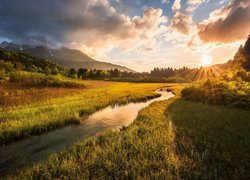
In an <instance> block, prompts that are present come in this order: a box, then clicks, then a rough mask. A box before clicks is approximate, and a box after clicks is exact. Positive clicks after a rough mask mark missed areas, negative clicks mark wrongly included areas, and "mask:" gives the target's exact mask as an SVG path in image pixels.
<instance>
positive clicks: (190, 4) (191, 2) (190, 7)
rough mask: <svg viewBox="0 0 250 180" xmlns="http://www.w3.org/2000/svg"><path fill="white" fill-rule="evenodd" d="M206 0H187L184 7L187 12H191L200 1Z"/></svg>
mask: <svg viewBox="0 0 250 180" xmlns="http://www.w3.org/2000/svg"><path fill="white" fill-rule="evenodd" d="M205 1H206V0H188V1H187V4H188V8H187V9H186V10H187V11H188V12H192V11H194V10H196V9H197V8H198V7H199V6H200V5H201V4H202V3H204V2H205Z"/></svg>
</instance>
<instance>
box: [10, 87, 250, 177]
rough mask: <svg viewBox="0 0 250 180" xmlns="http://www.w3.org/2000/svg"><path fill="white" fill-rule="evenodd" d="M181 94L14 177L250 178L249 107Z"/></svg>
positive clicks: (177, 89)
mask: <svg viewBox="0 0 250 180" xmlns="http://www.w3.org/2000/svg"><path fill="white" fill-rule="evenodd" d="M173 90H174V92H175V94H177V96H176V97H175V98H172V99H171V100H167V101H161V102H155V103H153V104H151V105H150V106H149V107H146V108H145V109H143V110H141V111H140V113H139V115H138V117H137V119H136V120H135V121H134V123H132V124H131V125H130V126H129V127H127V128H124V129H123V130H122V131H121V132H118V131H108V132H106V133H103V134H100V135H99V136H97V137H94V138H89V139H87V140H85V141H82V142H78V143H77V144H76V145H74V146H73V147H72V148H71V149H70V150H64V151H62V152H61V153H58V154H55V155H53V156H51V157H50V158H49V159H48V160H47V161H45V162H42V163H39V164H36V165H34V166H33V167H29V168H26V169H23V170H20V171H18V172H17V173H16V174H13V175H11V176H9V178H19V179H31V178H33V179H51V178H59V179H62V178H66V179H67V178H69V177H74V178H76V179H77V178H79V179H84V178H93V179H95V178H96V179H98V178H109V179H112V178H118V179H119V178H120V179H129V178H135V179H138V178H139V179H140V178H141V179H145V178H162V179H163V178H164V179H180V178H181V179H247V178H249V176H250V174H249V162H250V156H249V150H250V147H249V144H250V142H249V139H250V133H249V129H250V128H249V127H250V123H249V119H250V113H249V111H245V110H239V109H232V108H226V107H223V106H211V105H204V104H200V103H196V102H189V101H184V100H181V99H180V98H179V95H178V94H179V93H178V92H179V90H180V86H176V87H173Z"/></svg>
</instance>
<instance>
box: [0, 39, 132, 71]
mask: <svg viewBox="0 0 250 180" xmlns="http://www.w3.org/2000/svg"><path fill="white" fill-rule="evenodd" d="M0 47H1V48H3V49H6V50H9V51H18V52H23V53H26V54H28V55H31V56H34V57H37V58H41V59H48V60H50V61H52V62H54V63H57V64H59V65H61V66H65V67H67V68H75V69H79V68H87V69H90V70H91V69H92V70H93V69H100V70H111V69H118V70H120V71H127V72H135V71H134V70H132V69H130V68H127V67H125V66H121V65H116V64H112V63H107V62H102V61H97V60H95V59H93V58H91V57H89V56H88V55H86V54H85V53H83V52H81V51H80V50H76V49H70V48H66V47H61V48H57V49H53V48H48V47H45V46H32V45H20V44H16V43H9V42H6V41H4V42H2V43H1V44H0Z"/></svg>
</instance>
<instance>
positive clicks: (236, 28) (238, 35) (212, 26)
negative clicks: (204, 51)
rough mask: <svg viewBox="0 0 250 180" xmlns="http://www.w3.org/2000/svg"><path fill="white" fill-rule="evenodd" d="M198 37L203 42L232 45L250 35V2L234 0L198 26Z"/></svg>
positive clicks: (247, 0)
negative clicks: (231, 43)
mask: <svg viewBox="0 0 250 180" xmlns="http://www.w3.org/2000/svg"><path fill="white" fill-rule="evenodd" d="M197 27H198V29H199V32H198V35H199V37H200V39H201V40H202V41H203V42H206V43H207V42H218V43H230V42H234V41H237V40H241V39H244V38H246V37H247V35H248V34H249V33H250V1H249V0H232V1H231V3H230V4H229V5H228V6H227V7H223V8H221V9H218V10H216V11H214V12H212V13H211V14H210V17H209V18H208V19H207V20H205V21H203V22H202V23H199V24H198V26H197Z"/></svg>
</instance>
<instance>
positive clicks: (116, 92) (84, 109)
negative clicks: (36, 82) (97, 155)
mask: <svg viewBox="0 0 250 180" xmlns="http://www.w3.org/2000/svg"><path fill="white" fill-rule="evenodd" d="M82 83H85V81H82ZM85 84H86V85H85V86H86V87H85V88H80V89H79V88H78V89H77V90H76V91H75V92H72V89H65V90H62V89H61V91H58V92H59V93H58V94H57V90H58V88H55V89H54V88H48V87H46V88H45V90H46V91H44V92H43V88H40V89H36V88H34V87H33V88H30V89H29V88H28V87H27V86H26V88H24V89H22V87H21V88H20V89H19V91H17V92H15V91H14V92H13V93H10V92H8V89H5V88H2V90H0V91H3V92H4V94H7V97H8V98H7V99H8V100H9V101H11V100H13V101H14V102H15V103H11V102H10V103H8V102H5V103H0V104H2V106H1V107H0V121H1V123H0V144H6V143H9V142H11V141H15V140H19V139H23V138H25V137H28V136H32V135H38V134H42V133H44V132H46V131H51V130H53V129H56V128H59V127H62V126H66V125H68V124H74V123H79V122H80V120H83V119H84V118H85V117H86V116H88V115H90V114H92V113H93V112H95V111H98V110H100V109H102V108H104V107H106V106H108V105H111V104H124V103H128V102H130V101H143V100H146V99H150V98H153V97H156V96H159V95H158V94H155V92H154V91H155V90H156V89H158V88H159V87H162V86H163V84H133V83H115V82H113V83H111V82H107V83H106V82H101V83H100V82H99V81H88V82H87V81H86V83H85ZM90 84H91V85H90ZM94 84H96V85H94ZM99 84H100V85H99ZM17 86H18V85H17ZM88 86H90V87H88ZM27 89H29V90H27ZM31 89H33V90H31ZM9 90H12V91H13V88H9ZM23 90H24V91H26V92H23ZM6 91H7V92H6ZM53 91H55V92H53ZM27 92H28V93H27ZM51 92H53V93H51ZM60 92H61V93H60ZM29 93H31V95H28V94H29ZM37 93H38V94H39V93H41V94H40V95H41V96H43V95H44V96H46V95H47V94H50V95H49V98H42V99H41V100H40V101H39V100H38V99H37V98H32V96H34V97H35V96H36V94H37ZM12 94H13V95H14V96H15V95H18V98H17V99H15V98H13V97H12ZM19 95H20V96H21V97H20V96H19ZM22 96H24V97H23V98H22ZM26 97H30V98H29V99H28V98H27V99H28V100H24V102H23V99H26ZM8 100H6V99H5V101H8ZM25 102H26V103H25ZM5 104H7V106H5ZM13 104H15V105H13Z"/></svg>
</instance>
